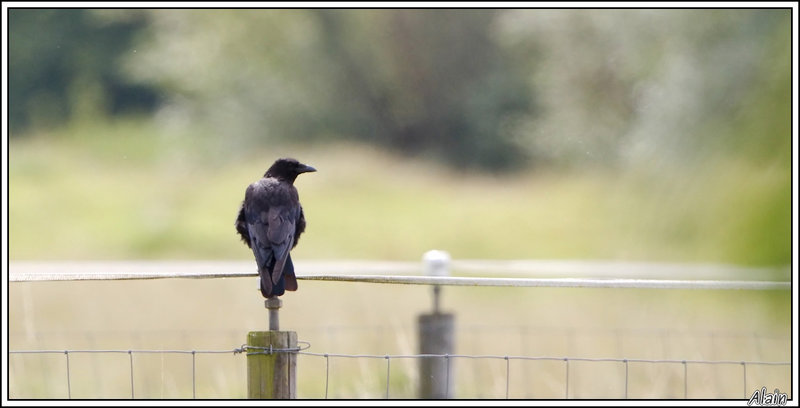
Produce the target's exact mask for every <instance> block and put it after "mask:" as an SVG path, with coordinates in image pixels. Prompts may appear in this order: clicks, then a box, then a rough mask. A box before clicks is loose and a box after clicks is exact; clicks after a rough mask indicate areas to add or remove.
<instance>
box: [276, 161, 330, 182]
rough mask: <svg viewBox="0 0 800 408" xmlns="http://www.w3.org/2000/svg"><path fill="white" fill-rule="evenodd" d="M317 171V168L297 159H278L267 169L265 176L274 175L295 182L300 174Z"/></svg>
mask: <svg viewBox="0 0 800 408" xmlns="http://www.w3.org/2000/svg"><path fill="white" fill-rule="evenodd" d="M312 171H317V169H315V168H313V167H311V166H307V165H305V164H303V163H300V162H299V161H297V160H295V159H288V158H287V159H278V160H275V163H273V164H272V166H271V167H270V168H269V170H267V172H266V173H265V174H264V177H274V178H276V179H278V180H285V181H288V182H290V183H293V182H294V180H295V179H296V178H297V176H298V175H299V174H302V173H309V172H312Z"/></svg>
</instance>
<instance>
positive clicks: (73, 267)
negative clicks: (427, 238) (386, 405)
mask: <svg viewBox="0 0 800 408" xmlns="http://www.w3.org/2000/svg"><path fill="white" fill-rule="evenodd" d="M519 262H520V261H517V262H516V263H514V262H511V263H509V267H513V266H514V265H518V264H519ZM298 264H299V263H298ZM415 265H416V268H411V266H410V265H409V263H408V262H398V263H392V262H375V263H371V262H353V261H350V262H326V263H311V264H309V265H308V266H306V267H302V268H301V266H299V265H298V266H296V270H297V271H298V273H297V279H300V280H314V281H335V282H366V283H383V284H403V285H444V286H481V287H487V286H499V287H582V288H641V289H729V290H730V289H738V290H788V289H790V288H791V282H789V281H788V280H775V279H777V278H781V279H783V278H785V277H788V268H743V267H736V266H728V265H680V264H667V265H665V264H652V265H648V264H643V263H632V264H625V263H619V262H616V263H608V262H598V263H590V262H584V263H579V264H575V263H569V262H565V263H564V264H563V265H562V266H561V269H558V268H554V266H558V265H560V264H558V263H556V264H553V263H552V262H551V263H548V264H544V265H548V266H546V267H544V266H541V265H540V266H539V267H538V268H544V269H543V270H539V269H537V264H536V263H532V264H530V265H528V266H530V267H531V268H532V269H531V270H530V271H529V272H530V273H537V272H541V273H544V274H550V275H552V274H555V273H559V274H564V273H566V272H571V273H572V274H573V275H583V276H591V277H580V278H575V277H487V276H483V277H468V276H421V275H398V274H397V273H402V272H405V273H409V272H414V271H415V270H416V271H417V272H418V271H419V270H420V269H421V268H420V267H419V265H418V264H415ZM457 265H460V266H459V268H460V269H457V270H465V271H472V272H475V271H477V270H479V269H478V268H487V269H485V270H486V271H487V273H488V271H490V270H494V269H493V268H499V267H500V266H498V265H494V266H491V265H492V264H491V263H490V264H489V265H486V261H460V262H459V263H457ZM523 265H526V264H523ZM612 267H616V268H620V269H621V271H622V272H621V275H624V276H640V277H646V279H643V278H630V277H624V278H620V277H614V275H613V274H612V270H611V268H612ZM548 268H549V269H548ZM253 269H254V268H252V266H251V265H250V264H249V263H248V264H242V263H240V262H232V263H226V262H24V261H22V262H21V261H16V262H12V263H10V266H9V280H10V281H11V282H33V281H76V280H134V279H136V280H138V279H166V278H206V279H211V278H229V277H255V276H257V275H258V274H257V272H256V271H254V270H253ZM521 270H522V269H520V268H519V266H517V269H512V271H513V272H514V273H519V272H520V271H521ZM682 270H683V271H684V273H685V270H689V271H697V274H696V275H694V276H699V277H703V276H705V277H714V279H661V278H653V277H654V276H655V277H663V276H668V275H666V274H667V273H673V274H674V275H679V276H680V275H681V273H679V272H678V271H682ZM299 271H308V272H299ZM314 271H317V272H318V273H313V272H314ZM635 271H638V273H637V272H635ZM702 271H706V272H705V273H703V272H702ZM725 271H727V274H728V275H725V273H724V272H725ZM364 272H367V273H364ZM683 276H686V275H683ZM721 276H738V277H742V278H744V279H739V280H726V279H721V278H720V277H721ZM756 277H759V279H756ZM760 277H767V278H769V279H773V280H762V279H760ZM787 279H788V278H787Z"/></svg>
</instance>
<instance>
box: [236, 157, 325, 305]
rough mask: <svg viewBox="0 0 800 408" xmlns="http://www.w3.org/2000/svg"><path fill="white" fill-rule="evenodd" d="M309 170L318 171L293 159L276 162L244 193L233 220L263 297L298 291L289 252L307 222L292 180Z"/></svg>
mask: <svg viewBox="0 0 800 408" xmlns="http://www.w3.org/2000/svg"><path fill="white" fill-rule="evenodd" d="M312 171H317V170H316V169H315V168H313V167H311V166H307V165H305V164H302V163H300V162H298V161H297V160H295V159H278V160H276V161H275V163H273V164H272V166H271V167H270V168H269V170H267V172H266V173H265V174H264V177H263V178H262V179H261V180H258V181H256V182H255V183H253V184H250V185H249V186H248V187H247V190H246V191H245V193H244V201H242V206H241V208H240V209H239V215H238V216H237V217H236V232H238V233H239V235H241V236H242V240H243V241H244V243H245V244H247V246H249V247H250V249H252V250H253V255H255V257H256V264H258V274H259V276H260V277H261V294H262V295H264V297H265V298H270V297H273V296H281V295H283V293H284V291H286V290H290V291H294V290H297V278H296V277H295V274H294V265H292V258H291V256H289V250H291V249H292V248H294V246H295V245H297V240H298V239H300V234H302V233H303V231H305V229H306V219H305V216H304V215H303V207H301V206H300V199H299V197H298V195H297V189H296V188H295V187H294V180H295V179H296V178H297V176H298V175H300V174H302V173H308V172H312Z"/></svg>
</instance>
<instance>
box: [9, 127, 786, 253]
mask: <svg viewBox="0 0 800 408" xmlns="http://www.w3.org/2000/svg"><path fill="white" fill-rule="evenodd" d="M221 146H224V143H222V142H220V141H219V140H216V139H214V138H209V137H207V136H204V135H202V134H199V135H191V136H190V135H173V134H166V133H164V132H163V131H160V130H157V129H156V128H155V127H153V126H151V125H148V124H147V123H146V122H139V121H123V122H115V123H106V124H102V123H101V124H94V125H92V126H78V127H73V128H65V129H62V130H59V131H58V132H56V133H55V134H50V135H46V134H42V135H34V136H33V137H29V138H25V139H12V140H11V142H10V152H11V154H10V173H9V174H10V192H11V194H10V256H11V258H12V259H129V258H133V259H140V258H179V259H186V258H188V259H192V258H200V259H205V258H247V257H248V256H249V254H248V251H247V250H246V248H245V247H244V246H243V245H242V244H241V243H240V242H239V241H238V240H237V238H236V236H235V235H234V229H233V227H232V225H233V224H232V223H233V219H234V217H235V213H236V211H237V209H238V205H239V203H240V202H241V199H242V198H243V194H244V189H245V187H246V186H247V185H248V184H249V183H250V182H252V181H254V180H256V179H257V178H259V177H260V176H261V175H262V174H263V172H264V171H265V169H266V168H267V167H268V166H269V164H271V162H272V161H273V160H274V158H276V157H278V156H285V155H292V156H296V157H298V158H300V159H301V160H303V161H306V162H308V163H311V164H313V165H315V166H316V167H317V168H319V170H320V171H319V172H318V173H315V174H311V175H303V176H301V177H300V178H299V179H298V181H297V187H298V189H299V191H300V194H301V200H302V202H303V205H304V208H305V211H306V216H307V219H308V230H307V233H306V234H305V235H304V236H303V237H302V239H301V244H300V245H299V246H298V247H297V249H296V251H297V256H298V257H304V258H369V259H399V260H415V259H419V257H420V256H421V254H422V253H423V252H425V251H427V250H428V249H431V248H441V249H446V250H448V251H450V252H451V254H452V255H453V256H454V257H456V258H496V259H497V258H500V259H502V258H599V259H623V260H624V259H630V260H652V261H707V262H728V263H738V264H759V265H761V264H777V265H784V264H788V262H789V259H790V244H789V241H790V217H791V214H790V171H789V167H788V165H783V164H781V162H780V161H777V163H772V162H769V161H767V162H766V163H764V161H763V160H762V161H760V162H759V164H755V163H752V162H749V161H745V160H741V159H737V158H736V157H716V158H709V159H708V160H706V161H705V162H704V163H703V164H702V165H686V166H685V167H676V166H669V165H666V164H665V163H659V162H654V163H653V165H654V166H653V168H655V169H658V171H655V170H654V169H653V168H648V169H638V170H627V171H619V170H617V171H614V170H602V169H585V170H571V171H556V170H549V171H547V170H543V171H537V172H522V173H516V174H513V175H507V176H498V175H483V174H473V173H460V172H456V171H453V170H449V169H447V168H444V167H441V166H439V165H437V164H436V163H433V162H430V161H425V160H421V159H409V158H402V157H398V156H394V155H391V154H389V153H386V152H384V151H380V150H375V149H372V148H369V147H365V146H357V145H316V146H313V147H309V146H302V147H292V146H280V147H278V148H275V149H272V150H268V149H266V148H264V149H262V150H255V151H251V152H249V153H247V154H244V155H242V154H238V155H237V154H235V153H233V152H229V151H225V150H224V148H222V147H221Z"/></svg>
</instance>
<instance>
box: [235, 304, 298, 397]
mask: <svg viewBox="0 0 800 408" xmlns="http://www.w3.org/2000/svg"><path fill="white" fill-rule="evenodd" d="M280 303H281V302H280V299H277V298H271V299H267V300H266V302H265V305H266V307H267V309H269V312H270V329H271V330H270V331H255V332H250V333H248V334H247V398H249V399H294V398H296V397H297V381H296V378H297V353H295V352H293V351H291V350H294V349H297V333H296V332H293V331H279V330H277V329H278V310H277V309H278V308H280Z"/></svg>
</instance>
